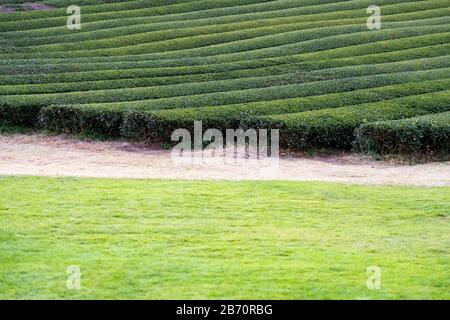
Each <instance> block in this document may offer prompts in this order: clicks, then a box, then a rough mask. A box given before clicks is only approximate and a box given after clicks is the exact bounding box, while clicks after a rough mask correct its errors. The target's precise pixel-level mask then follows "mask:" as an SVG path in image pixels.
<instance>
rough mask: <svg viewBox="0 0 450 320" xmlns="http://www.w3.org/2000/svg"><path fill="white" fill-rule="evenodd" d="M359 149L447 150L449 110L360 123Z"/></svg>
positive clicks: (385, 151) (382, 151)
mask: <svg viewBox="0 0 450 320" xmlns="http://www.w3.org/2000/svg"><path fill="white" fill-rule="evenodd" d="M356 147H357V149H358V150H359V151H362V152H369V153H373V152H375V153H380V154H390V153H396V154H427V153H431V152H433V153H448V152H449V151H450V112H443V113H437V114H431V115H425V116H421V117H414V118H409V119H402V120H394V121H377V122H372V123H366V124H363V125H361V127H359V128H358V129H357V131H356Z"/></svg>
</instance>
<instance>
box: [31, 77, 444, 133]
mask: <svg viewBox="0 0 450 320" xmlns="http://www.w3.org/2000/svg"><path fill="white" fill-rule="evenodd" d="M449 85H450V79H444V80H434V81H421V82H413V83H406V84H400V85H391V86H384V87H376V88H370V89H360V90H355V91H349V92H340V93H332V94H324V95H319V96H312V97H304V98H293V99H280V100H271V101H260V102H254V103H245V104H232V105H226V106H216V107H199V108H183V109H171V110H158V111H147V112H146V111H137V110H133V109H130V108H125V109H123V108H114V107H111V106H105V105H103V106H102V105H99V106H96V107H92V106H89V105H72V106H67V105H65V106H64V105H63V106H57V105H55V106H50V107H46V108H43V109H42V111H41V113H40V125H41V126H42V127H44V128H46V129H48V130H50V131H55V132H66V133H67V132H70V133H79V132H83V133H89V134H103V135H113V136H120V135H123V136H125V137H126V138H130V139H134V140H153V141H159V142H169V141H170V137H171V134H172V132H173V130H175V129H178V128H186V129H193V123H194V121H203V125H204V127H205V128H217V129H220V130H223V131H225V129H227V128H237V127H239V126H241V123H242V122H243V121H244V122H245V119H249V118H250V119H251V118H255V117H257V116H262V115H270V114H285V113H298V112H303V111H308V110H315V109H323V108H337V107H342V106H345V105H354V104H361V103H366V102H375V101H381V100H388V99H392V98H399V97H405V96H409V95H415V94H421V93H430V92H437V91H442V90H445V89H447V88H448V87H449Z"/></svg>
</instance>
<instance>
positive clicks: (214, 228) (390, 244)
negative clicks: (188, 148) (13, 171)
mask: <svg viewBox="0 0 450 320" xmlns="http://www.w3.org/2000/svg"><path fill="white" fill-rule="evenodd" d="M449 216H450V188H406V187H372V186H350V185H339V184H324V183H295V182H196V181H191V182H183V181H149V180H142V181H132V180H101V179H68V178H64V179H56V178H32V177H3V178H0V298H2V299H11V298H20V299H42V298H50V299H54V298H77V299H78V298H81V299H87V298H94V299H100V298H106V299H112V298H131V299H140V298H150V299H201V298H215V299H222V298H226V299H241V298H242V299H248V298H251V299H278V298H286V299H303V298H306V299H312V298H326V299H344V298H349V299H401V298H414V299H416V298H425V299H449V298H450V274H449V270H450V255H449V248H450V223H449V222H450V221H449ZM70 265H77V266H79V267H80V269H81V272H82V277H81V289H80V290H69V289H67V288H66V279H67V274H66V269H67V267H68V266H70ZM371 265H375V266H379V267H380V268H381V272H382V276H381V289H380V290H369V289H368V288H367V286H366V280H367V272H366V269H367V267H369V266H371Z"/></svg>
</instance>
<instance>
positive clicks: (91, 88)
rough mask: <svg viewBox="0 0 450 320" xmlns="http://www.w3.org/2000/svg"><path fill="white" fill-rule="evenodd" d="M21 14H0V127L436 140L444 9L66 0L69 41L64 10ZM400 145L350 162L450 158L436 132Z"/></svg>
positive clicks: (342, 142) (447, 10)
mask: <svg viewBox="0 0 450 320" xmlns="http://www.w3.org/2000/svg"><path fill="white" fill-rule="evenodd" d="M23 2H25V1H16V2H15V5H14V6H13V8H15V9H16V10H17V11H16V12H12V13H5V12H3V13H2V12H0V121H4V120H7V121H9V122H11V123H13V124H17V125H22V126H23V125H26V126H39V127H41V128H44V129H46V130H48V131H55V132H63V133H84V134H88V135H91V136H92V135H102V136H109V137H112V138H126V139H137V140H144V139H145V140H153V141H156V142H160V143H168V142H170V137H171V132H172V131H173V130H174V128H175V129H176V128H180V127H183V128H187V129H189V130H191V129H192V124H193V122H194V121H195V120H202V121H203V122H204V128H205V130H206V129H207V128H218V129H220V130H224V129H226V128H238V127H244V128H247V127H248V126H249V125H251V126H252V127H253V128H264V129H270V128H278V129H280V130H281V131H280V135H281V143H282V147H283V148H288V149H305V148H306V149H307V148H317V147H324V148H342V149H351V148H353V147H354V145H355V143H356V142H357V141H356V140H355V139H356V132H358V129H360V127H361V126H364V125H366V124H367V123H375V122H378V121H387V122H386V126H389V125H390V124H391V123H394V122H393V121H398V120H404V119H408V118H413V117H419V116H424V118H423V119H424V120H423V121H424V122H427V121H430V120H429V119H432V117H431V118H430V117H427V116H428V115H431V114H439V115H438V116H437V117H439V118H441V119H442V123H444V124H445V123H446V125H444V126H445V127H446V128H447V129H446V130H445V132H448V131H449V130H448V127H449V124H450V114H449V113H448V111H450V96H449V91H448V90H449V88H450V87H449V85H448V81H450V79H449V75H450V55H449V52H450V4H449V1H448V0H416V1H410V0H351V1H349V0H337V1H333V0H158V1H150V0H132V1H116V0H115V1H78V2H77V4H79V5H80V6H81V29H80V30H69V29H68V28H67V27H66V21H67V18H68V15H67V14H66V10H65V9H66V6H67V3H66V2H65V1H62V0H46V1H40V2H42V3H44V4H47V5H48V6H50V7H51V9H50V10H39V11H24V10H22V9H21V8H22V7H21V6H20V3H23ZM9 3H10V1H8V0H5V1H0V6H7V5H8V4H9ZM371 5H377V6H379V7H380V8H381V22H382V24H381V29H380V30H369V29H368V27H367V24H366V22H367V18H368V17H369V16H370V14H368V13H367V8H368V7H369V6H371ZM399 98H404V99H401V100H398V99H399ZM416 100H419V101H426V107H424V105H418V104H416V103H415V101H416ZM424 103H425V102H424ZM378 109H381V110H380V111H377V112H374V110H378ZM398 109H401V110H399V111H397V110H398ZM366 110H367V113H368V114H369V116H368V117H367V118H366V117H365V116H364V114H365V113H366ZM324 119H326V121H324ZM347 120H348V121H347ZM394 126H395V125H394ZM394 129H395V128H394ZM394 129H393V130H394ZM366 132H369V131H366ZM369 138H370V137H369ZM391 139H392V137H391ZM408 139H409V136H404V135H397V136H396V141H394V143H396V144H399V145H400V147H398V148H384V147H383V146H381V145H379V144H377V141H378V140H377V139H376V137H373V138H372V139H371V141H373V143H372V144H364V146H365V148H360V150H358V151H362V152H381V153H383V152H384V151H386V152H388V153H390V152H392V153H397V152H400V151H402V152H403V153H407V152H410V153H423V152H434V153H444V154H448V152H449V150H450V136H449V135H448V134H447V133H446V135H445V136H444V137H443V139H439V140H433V141H430V140H429V139H428V140H427V139H421V140H420V141H419V144H420V146H419V147H418V148H415V149H411V148H408V146H407V145H406V146H403V144H404V141H405V140H408ZM362 145H363V144H359V146H360V147H361V146H362Z"/></svg>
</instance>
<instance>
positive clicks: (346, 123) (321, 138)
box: [247, 90, 450, 150]
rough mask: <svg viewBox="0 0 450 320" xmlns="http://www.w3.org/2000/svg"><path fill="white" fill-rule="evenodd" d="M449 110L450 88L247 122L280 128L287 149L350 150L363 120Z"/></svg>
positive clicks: (260, 126) (407, 116)
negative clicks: (326, 148)
mask: <svg viewBox="0 0 450 320" xmlns="http://www.w3.org/2000/svg"><path fill="white" fill-rule="evenodd" d="M446 111H450V91H448V90H447V91H442V92H436V93H430V94H424V95H418V96H411V97H406V98H399V99H394V100H390V101H386V102H377V103H369V104H361V105H355V106H349V107H342V108H335V109H322V110H314V111H307V112H302V113H295V114H284V115H275V116H264V117H259V118H255V119H251V120H249V121H248V123H247V126H248V127H252V128H276V129H280V145H281V147H283V148H287V149H295V150H298V149H305V148H309V147H333V148H343V149H350V148H351V147H352V145H353V143H354V140H355V130H356V129H357V128H358V127H359V126H360V125H362V124H364V123H369V122H374V121H383V120H398V119H404V118H410V117H415V116H421V115H426V114H432V113H439V112H446Z"/></svg>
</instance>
